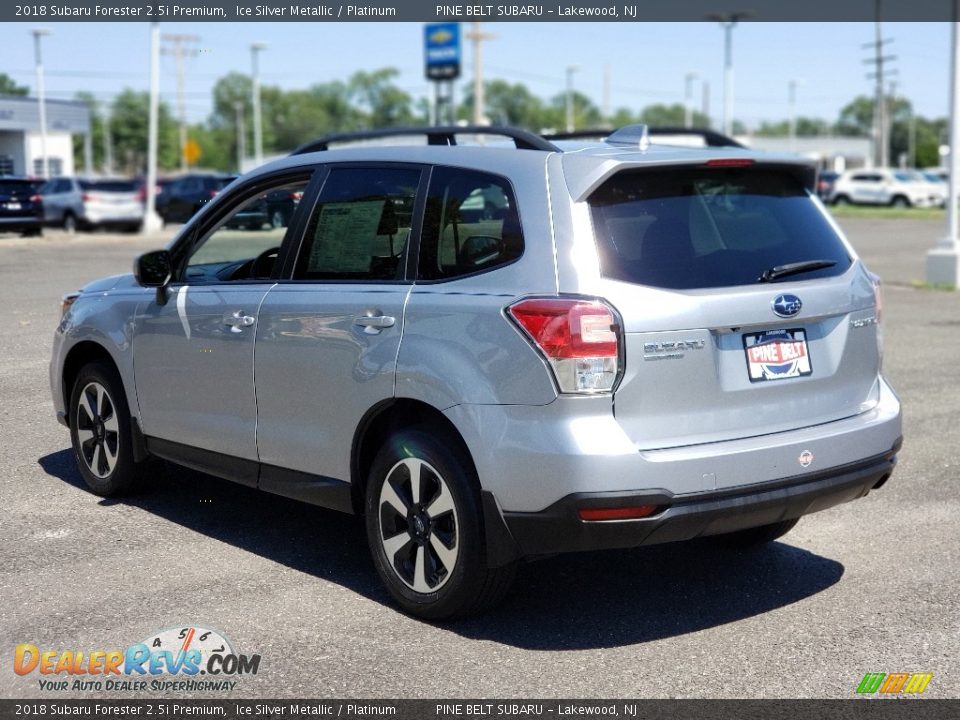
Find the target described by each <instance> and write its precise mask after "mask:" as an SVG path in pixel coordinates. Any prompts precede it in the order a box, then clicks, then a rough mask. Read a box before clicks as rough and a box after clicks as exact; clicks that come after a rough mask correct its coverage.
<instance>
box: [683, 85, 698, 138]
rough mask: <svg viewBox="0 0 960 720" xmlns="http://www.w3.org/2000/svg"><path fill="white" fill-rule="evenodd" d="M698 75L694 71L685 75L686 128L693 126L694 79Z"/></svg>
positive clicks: (684, 114) (684, 111)
mask: <svg viewBox="0 0 960 720" xmlns="http://www.w3.org/2000/svg"><path fill="white" fill-rule="evenodd" d="M698 77H699V75H698V74H697V73H695V72H693V71H691V72H688V73H687V74H686V75H684V76H683V83H684V88H683V105H684V107H683V126H684V127H686V128H691V127H693V81H694V80H696V79H697V78H698Z"/></svg>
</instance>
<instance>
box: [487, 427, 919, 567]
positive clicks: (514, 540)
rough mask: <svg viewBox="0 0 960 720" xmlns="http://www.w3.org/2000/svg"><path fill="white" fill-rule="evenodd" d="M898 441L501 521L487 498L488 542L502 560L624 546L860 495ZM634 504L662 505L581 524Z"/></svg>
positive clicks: (586, 498)
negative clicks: (808, 468) (870, 452)
mask: <svg viewBox="0 0 960 720" xmlns="http://www.w3.org/2000/svg"><path fill="white" fill-rule="evenodd" d="M900 444H901V441H900V440H899V439H898V440H897V441H896V443H895V444H894V446H893V447H891V448H890V449H889V450H888V451H887V452H885V453H883V454H882V455H879V456H875V457H871V458H868V459H866V460H861V461H859V462H856V463H853V464H850V465H844V466H840V467H834V468H830V469H828V470H823V471H820V472H815V473H807V474H803V475H796V476H792V477H788V478H784V479H782V480H779V481H774V482H764V483H759V484H757V485H745V486H740V487H737V488H730V489H727V490H722V491H714V492H703V493H693V494H687V495H682V496H680V495H674V494H673V493H671V492H669V491H667V490H649V491H642V492H634V493H625V492H614V493H609V492H585V493H574V494H571V495H567V496H566V497H564V498H562V499H561V500H559V501H557V502H556V503H554V504H553V505H551V506H550V507H548V508H546V509H545V510H542V511H540V512H534V513H510V512H508V513H503V514H502V522H501V521H499V519H498V518H496V517H493V518H491V517H490V504H489V502H486V503H485V509H486V510H487V511H488V517H487V526H488V534H489V533H490V532H491V530H493V529H499V531H500V532H501V533H504V532H506V533H508V534H509V536H508V537H500V538H498V542H497V543H496V544H495V545H494V546H495V547H496V548H498V549H499V551H498V555H499V556H500V557H501V559H509V555H510V551H511V550H512V551H513V552H514V554H515V556H536V555H549V554H553V553H560V552H572V551H577V550H601V549H612V548H630V547H636V546H639V545H653V544H657V543H665V542H673V541H677V540H690V539H692V538H696V537H701V536H705V535H718V534H721V533H728V532H734V531H736V530H742V529H745V528H751V527H758V526H760V525H767V524H769V523H774V522H778V521H780V520H790V519H793V518H798V517H801V516H802V515H808V514H810V513H813V512H817V511H819V510H825V509H827V508H829V507H833V506H834V505H839V504H840V503H844V502H849V501H850V500H856V499H857V498H861V497H863V496H864V495H866V494H867V493H868V492H870V490H872V489H874V488H876V487H879V486H880V485H882V484H883V483H884V482H886V480H887V479H888V478H889V477H890V474H891V473H892V472H893V468H894V466H895V465H896V462H897V458H896V453H897V451H898V450H899V449H900ZM638 505H657V506H660V507H662V508H663V509H662V510H660V511H658V512H657V513H656V514H655V515H653V516H651V517H648V518H643V519H640V520H609V521H594V522H586V521H583V520H581V519H580V517H579V515H578V510H579V509H581V508H601V507H602V508H617V507H635V506H638ZM488 541H489V538H488Z"/></svg>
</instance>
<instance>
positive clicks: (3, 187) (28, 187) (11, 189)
mask: <svg viewBox="0 0 960 720" xmlns="http://www.w3.org/2000/svg"><path fill="white" fill-rule="evenodd" d="M0 191H2V192H4V193H17V194H18V195H19V194H21V193H23V194H30V195H32V194H33V193H34V192H36V190H35V189H34V186H33V184H32V183H30V182H28V181H26V180H0Z"/></svg>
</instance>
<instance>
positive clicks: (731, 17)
mask: <svg viewBox="0 0 960 720" xmlns="http://www.w3.org/2000/svg"><path fill="white" fill-rule="evenodd" d="M749 17H751V14H750V13H748V12H745V11H743V10H738V11H736V12H731V13H711V14H710V15H707V20H713V21H715V22H718V23H720V27H722V28H723V35H724V37H723V58H724V61H723V132H724V134H725V135H733V29H734V28H735V27H736V26H737V23H738V22H740V21H741V20H746V19H747V18H749Z"/></svg>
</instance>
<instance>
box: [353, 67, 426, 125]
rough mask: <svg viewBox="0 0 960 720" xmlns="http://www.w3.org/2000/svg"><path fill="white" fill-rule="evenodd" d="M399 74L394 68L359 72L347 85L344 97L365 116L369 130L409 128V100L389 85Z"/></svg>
mask: <svg viewBox="0 0 960 720" xmlns="http://www.w3.org/2000/svg"><path fill="white" fill-rule="evenodd" d="M399 74H400V71H399V70H397V69H396V68H382V69H380V70H374V71H373V72H365V71H363V70H359V71H357V72H355V73H354V74H353V75H351V76H350V81H349V82H348V83H347V90H348V97H349V98H350V100H351V102H352V103H353V104H354V105H355V106H356V107H358V108H359V109H360V110H362V111H363V112H364V113H365V115H366V118H365V119H366V122H367V124H369V125H370V126H371V127H374V128H379V127H390V126H396V125H409V124H410V123H412V122H413V110H412V108H411V106H412V102H413V101H412V99H411V97H410V96H409V95H408V94H407V93H406V92H404V91H403V90H401V89H400V88H398V87H397V86H396V85H394V84H393V82H392V80H393V79H394V78H395V77H397V75H399Z"/></svg>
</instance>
